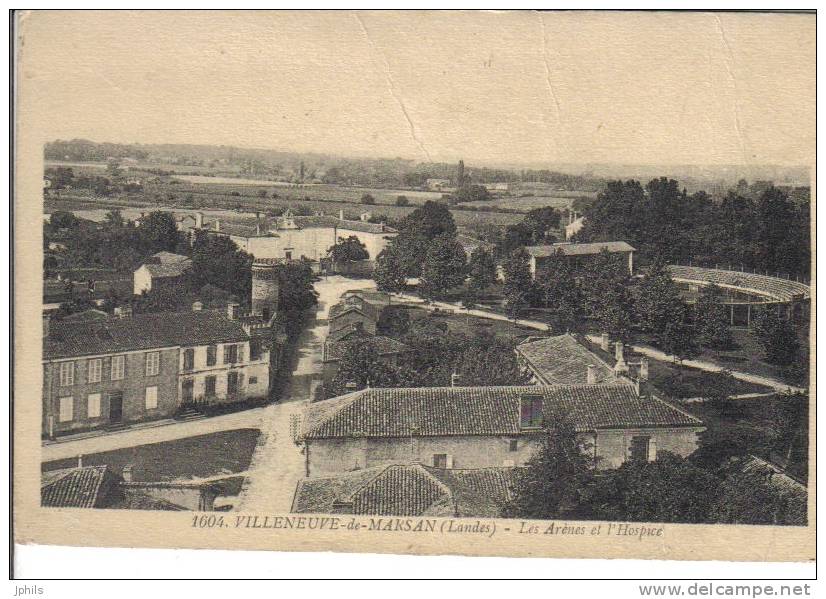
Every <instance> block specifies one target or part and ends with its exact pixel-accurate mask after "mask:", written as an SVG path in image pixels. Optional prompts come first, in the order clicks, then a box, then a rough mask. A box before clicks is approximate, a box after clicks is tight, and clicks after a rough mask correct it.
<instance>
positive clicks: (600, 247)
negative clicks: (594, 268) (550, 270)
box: [525, 241, 636, 278]
mask: <svg viewBox="0 0 826 599" xmlns="http://www.w3.org/2000/svg"><path fill="white" fill-rule="evenodd" d="M525 251H526V252H527V253H528V258H529V264H530V269H531V276H533V277H534V278H536V275H537V273H541V271H542V269H543V268H544V267H545V265H546V264H547V263H548V262H549V261H550V260H552V259H554V258H556V257H557V256H561V257H563V258H564V259H565V260H567V261H568V262H569V263H571V264H572V265H573V266H575V267H580V266H584V265H585V264H587V263H588V262H589V261H591V260H593V259H594V258H595V257H596V256H598V255H599V254H600V253H601V252H608V253H609V254H614V255H617V256H619V257H620V258H621V259H623V260H624V261H625V263H626V264H627V266H628V275H629V276H633V275H634V252H635V251H636V249H635V248H634V247H632V246H631V245H629V244H627V243H625V242H624V241H606V242H601V243H570V242H562V243H553V244H550V245H532V246H528V247H526V248H525Z"/></svg>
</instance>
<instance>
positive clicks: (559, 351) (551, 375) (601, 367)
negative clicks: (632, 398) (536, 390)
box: [516, 335, 617, 385]
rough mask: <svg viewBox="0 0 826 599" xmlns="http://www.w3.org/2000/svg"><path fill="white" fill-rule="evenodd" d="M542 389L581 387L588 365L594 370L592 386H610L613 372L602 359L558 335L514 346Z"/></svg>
mask: <svg viewBox="0 0 826 599" xmlns="http://www.w3.org/2000/svg"><path fill="white" fill-rule="evenodd" d="M516 352H517V353H518V354H521V355H522V356H523V357H524V358H525V359H526V360H527V361H528V363H529V364H530V365H531V369H532V370H533V371H534V373H535V374H536V376H537V377H538V378H539V379H540V380H541V382H542V383H543V384H545V385H584V384H586V383H587V382H588V365H589V364H592V365H593V366H594V373H595V374H596V379H595V381H594V382H595V383H600V384H605V383H613V382H615V381H616V380H617V378H616V376H614V371H613V369H612V368H611V366H609V365H608V364H606V363H605V362H604V361H603V360H602V358H600V357H599V356H598V355H596V354H595V353H593V352H592V351H590V350H589V349H588V348H586V347H585V346H584V345H582V344H581V343H580V342H579V341H578V340H577V339H576V337H574V336H573V335H559V336H557V337H548V338H545V339H540V340H537V341H528V342H525V343H520V344H519V345H518V346H516Z"/></svg>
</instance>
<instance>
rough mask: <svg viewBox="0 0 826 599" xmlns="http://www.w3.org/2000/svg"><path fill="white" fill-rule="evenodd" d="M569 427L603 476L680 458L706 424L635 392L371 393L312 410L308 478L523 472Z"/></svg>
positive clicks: (306, 436) (629, 388)
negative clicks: (559, 427) (561, 425)
mask: <svg viewBox="0 0 826 599" xmlns="http://www.w3.org/2000/svg"><path fill="white" fill-rule="evenodd" d="M563 416H564V417H565V418H566V419H567V420H568V421H569V422H570V423H571V425H572V426H574V428H575V431H576V433H577V435H578V436H579V437H580V438H581V439H582V440H583V441H584V442H585V443H586V447H587V451H588V452H589V455H590V456H592V458H593V463H594V466H595V467H596V468H599V469H607V468H616V467H618V466H620V465H622V464H623V463H625V462H626V461H628V460H645V461H650V460H654V459H656V455H657V452H658V451H670V452H672V453H676V454H678V455H681V456H687V455H689V454H691V453H692V452H693V451H694V450H695V449H696V447H697V434H698V433H699V432H701V431H702V430H704V428H703V425H702V422H700V421H699V420H698V419H696V418H694V417H693V416H691V415H689V414H687V413H685V412H683V411H682V410H680V409H678V408H677V407H675V406H673V405H671V404H669V403H666V402H664V401H662V400H660V399H658V398H657V397H655V396H654V395H652V394H640V393H638V391H637V388H636V387H635V386H634V385H631V384H616V385H577V386H560V387H543V386H536V387H530V386H528V387H436V388H415V389H406V388H398V389H364V390H362V391H357V392H355V393H351V394H348V395H344V396H341V397H337V398H333V399H329V400H326V401H321V402H316V403H314V404H311V405H310V406H309V407H308V408H307V411H306V413H305V420H304V423H303V424H302V427H303V431H304V432H303V434H302V438H303V441H304V444H305V447H304V451H305V474H306V475H307V476H309V477H312V476H326V475H330V474H334V473H340V472H347V471H351V470H355V469H364V468H371V467H374V466H384V465H390V464H409V463H416V462H418V463H421V464H426V465H429V466H432V467H434V468H444V469H452V468H463V469H464V468H466V469H478V468H491V467H513V466H522V465H524V464H525V463H526V462H527V461H528V460H529V459H530V458H531V456H533V455H534V453H535V452H536V451H537V449H538V448H539V447H540V446H541V443H542V439H543V428H544V427H546V426H548V425H549V424H550V423H552V422H554V421H555V420H557V419H559V418H561V417H563Z"/></svg>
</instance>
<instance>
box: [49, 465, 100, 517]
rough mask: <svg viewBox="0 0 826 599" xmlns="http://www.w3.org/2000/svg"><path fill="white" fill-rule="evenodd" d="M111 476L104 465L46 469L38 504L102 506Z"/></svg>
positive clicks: (83, 506) (51, 505)
mask: <svg viewBox="0 0 826 599" xmlns="http://www.w3.org/2000/svg"><path fill="white" fill-rule="evenodd" d="M107 475H108V476H110V477H111V476H112V475H111V474H110V473H109V472H108V469H107V467H106V466H86V467H82V468H64V469H61V470H53V471H51V472H45V473H43V475H42V478H41V484H40V505H42V506H43V507H82V508H91V507H101V504H102V502H103V501H104V500H105V497H103V496H102V491H103V492H104V493H105V491H106V490H107V486H106V484H105V482H106V478H107Z"/></svg>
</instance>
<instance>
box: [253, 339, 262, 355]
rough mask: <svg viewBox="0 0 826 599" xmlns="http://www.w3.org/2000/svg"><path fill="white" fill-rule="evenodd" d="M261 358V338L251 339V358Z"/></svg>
mask: <svg viewBox="0 0 826 599" xmlns="http://www.w3.org/2000/svg"><path fill="white" fill-rule="evenodd" d="M260 359H261V340H260V339H250V360H260Z"/></svg>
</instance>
